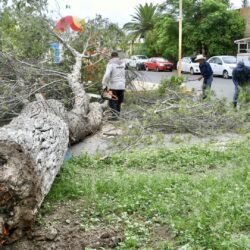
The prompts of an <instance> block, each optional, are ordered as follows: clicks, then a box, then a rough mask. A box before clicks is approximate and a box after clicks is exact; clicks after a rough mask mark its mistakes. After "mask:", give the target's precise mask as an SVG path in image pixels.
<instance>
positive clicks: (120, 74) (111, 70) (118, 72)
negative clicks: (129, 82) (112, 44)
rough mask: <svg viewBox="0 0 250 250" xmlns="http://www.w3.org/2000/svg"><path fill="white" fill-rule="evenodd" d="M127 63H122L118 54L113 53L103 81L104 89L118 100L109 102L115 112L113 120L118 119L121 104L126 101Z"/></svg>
mask: <svg viewBox="0 0 250 250" xmlns="http://www.w3.org/2000/svg"><path fill="white" fill-rule="evenodd" d="M125 81H126V79H125V63H124V62H122V61H121V60H120V59H119V57H118V53H117V52H112V53H111V59H110V61H109V63H108V64H107V68H106V72H105V74H104V76H103V80H102V88H103V89H104V90H111V91H112V93H113V95H114V96H116V97H117V100H114V99H112V100H109V106H110V108H111V109H112V110H113V111H114V112H113V115H114V116H113V118H115V117H116V118H117V116H119V114H120V111H121V104H122V102H123V100H124V90H125Z"/></svg>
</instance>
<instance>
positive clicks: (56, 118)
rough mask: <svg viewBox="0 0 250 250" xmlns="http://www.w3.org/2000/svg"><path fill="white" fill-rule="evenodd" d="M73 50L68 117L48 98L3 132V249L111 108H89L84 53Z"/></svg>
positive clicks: (0, 144) (0, 158) (0, 192)
mask: <svg viewBox="0 0 250 250" xmlns="http://www.w3.org/2000/svg"><path fill="white" fill-rule="evenodd" d="M68 48H69V49H70V50H71V52H72V54H73V55H74V56H75V59H76V62H75V65H74V67H73V70H72V72H71V73H70V74H68V75H67V79H68V82H69V86H70V87H71V90H72V92H73V94H74V106H73V109H72V110H71V111H69V112H67V111H66V110H65V108H64V106H63V105H62V104H61V103H60V102H58V101H55V100H48V101H45V100H44V99H43V98H42V99H41V100H39V101H36V102H32V103H30V104H28V105H27V106H26V107H25V108H24V110H23V111H22V112H21V114H20V115H19V116H18V117H17V118H15V119H13V121H12V122H11V123H10V124H9V125H6V126H4V127H2V128H0V246H1V243H3V242H4V241H7V242H12V241H15V240H17V239H19V238H20V237H21V236H22V235H23V233H24V232H25V231H26V230H27V229H29V228H30V226H31V224H32V222H33V220H34V217H35V215H36V213H37V211H38V209H39V207H40V206H41V204H42V202H43V200H44V198H45V196H46V195H47V193H48V192H49V190H50V188H51V186H52V184H53V181H54V179H55V177H56V175H57V173H58V171H59V170H60V167H61V165H62V163H63V159H64V155H65V153H66V151H67V148H68V144H69V142H70V143H71V144H74V143H77V142H79V141H81V140H83V139H84V138H85V137H86V136H88V135H89V134H92V133H94V132H96V131H97V130H98V129H99V128H100V126H101V123H102V118H103V108H105V105H101V104H99V103H89V97H88V95H87V94H86V92H85V90H84V88H83V85H82V84H81V83H80V76H81V67H82V59H83V54H80V53H78V52H77V51H76V50H74V49H73V48H71V47H70V46H69V45H68Z"/></svg>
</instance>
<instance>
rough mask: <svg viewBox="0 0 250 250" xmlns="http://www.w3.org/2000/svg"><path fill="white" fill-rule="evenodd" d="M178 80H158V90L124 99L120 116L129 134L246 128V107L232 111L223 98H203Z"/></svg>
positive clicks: (248, 116) (200, 132)
mask: <svg viewBox="0 0 250 250" xmlns="http://www.w3.org/2000/svg"><path fill="white" fill-rule="evenodd" d="M181 81H182V79H179V78H177V77H172V78H171V79H166V80H164V81H163V82H162V84H161V86H160V88H159V91H158V92H150V94H149V93H148V94H147V95H146V94H144V93H139V94H138V93H135V94H133V96H130V97H129V98H128V99H129V100H128V101H127V105H128V106H127V107H126V110H127V111H126V113H125V114H124V116H125V117H126V120H129V121H130V122H129V124H128V128H127V130H128V134H130V136H138V135H140V136H141V137H143V135H145V134H152V133H153V132H162V133H191V134H193V135H196V136H206V135H212V134H218V133H223V132H247V131H249V130H250V126H249V125H250V109H249V108H247V107H244V109H240V110H237V111H236V110H234V109H233V108H232V107H231V105H230V104H229V103H227V102H226V100H224V99H217V98H216V97H215V96H213V95H211V96H210V97H209V98H208V99H207V100H205V101H204V100H202V99H201V98H200V96H198V94H197V93H196V92H194V91H189V92H187V91H183V90H182V89H181V88H180V83H181ZM131 110H132V111H131ZM131 128H133V129H134V133H133V131H132V130H131ZM135 131H136V132H135ZM126 136H129V135H126Z"/></svg>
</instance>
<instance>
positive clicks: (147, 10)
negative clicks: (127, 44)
mask: <svg viewBox="0 0 250 250" xmlns="http://www.w3.org/2000/svg"><path fill="white" fill-rule="evenodd" d="M135 11H136V13H135V15H132V22H129V23H126V24H125V25H124V27H123V28H124V30H126V31H129V32H130V33H129V35H130V37H132V41H135V40H136V39H137V38H145V36H146V34H147V32H149V31H150V30H153V29H154V24H155V19H156V17H157V5H153V4H152V3H150V4H148V3H146V4H145V5H141V4H139V5H138V6H137V7H136V9H135Z"/></svg>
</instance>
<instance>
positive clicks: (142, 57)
mask: <svg viewBox="0 0 250 250" xmlns="http://www.w3.org/2000/svg"><path fill="white" fill-rule="evenodd" d="M138 58H139V59H148V58H147V57H146V56H138Z"/></svg>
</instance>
